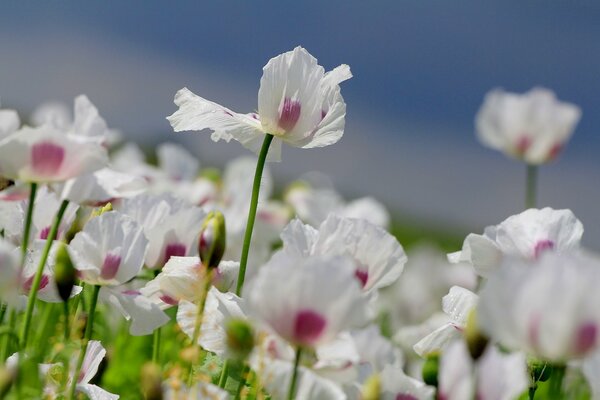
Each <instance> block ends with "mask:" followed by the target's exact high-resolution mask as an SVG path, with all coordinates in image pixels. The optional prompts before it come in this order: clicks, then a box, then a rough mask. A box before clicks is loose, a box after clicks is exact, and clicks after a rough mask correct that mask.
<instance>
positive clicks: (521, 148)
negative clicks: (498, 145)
mask: <svg viewBox="0 0 600 400" xmlns="http://www.w3.org/2000/svg"><path fill="white" fill-rule="evenodd" d="M530 146H531V139H530V138H529V137H527V136H521V137H520V138H519V140H518V141H517V153H518V154H520V155H523V154H525V152H526V151H527V150H528V149H529V147H530Z"/></svg>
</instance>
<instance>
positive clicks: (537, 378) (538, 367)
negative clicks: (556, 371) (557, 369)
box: [527, 359, 552, 382]
mask: <svg viewBox="0 0 600 400" xmlns="http://www.w3.org/2000/svg"><path fill="white" fill-rule="evenodd" d="M527 368H528V369H529V374H530V375H531V379H532V380H533V381H534V382H546V381H547V380H548V379H550V376H551V375H552V365H551V364H550V363H547V362H545V361H542V360H537V359H530V360H528V361H527Z"/></svg>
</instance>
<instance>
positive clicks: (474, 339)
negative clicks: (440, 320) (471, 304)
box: [465, 309, 488, 360]
mask: <svg viewBox="0 0 600 400" xmlns="http://www.w3.org/2000/svg"><path fill="white" fill-rule="evenodd" d="M465 341H466V342H467V348H468V349H469V353H470V354H471V357H472V358H473V360H477V359H478V358H479V357H481V355H482V354H483V352H484V351H485V348H486V346H487V344H488V338H487V337H486V336H484V335H483V333H482V332H481V329H479V325H478V323H477V309H473V310H471V312H470V313H469V315H468V316H467V324H466V327H465Z"/></svg>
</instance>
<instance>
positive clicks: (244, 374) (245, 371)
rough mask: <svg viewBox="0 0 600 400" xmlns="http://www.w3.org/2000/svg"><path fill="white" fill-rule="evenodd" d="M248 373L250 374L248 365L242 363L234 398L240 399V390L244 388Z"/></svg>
mask: <svg viewBox="0 0 600 400" xmlns="http://www.w3.org/2000/svg"><path fill="white" fill-rule="evenodd" d="M249 374H250V367H249V366H248V365H244V369H243V370H242V376H241V379H240V383H239V384H238V387H237V390H236V391H235V400H239V399H240V396H241V395H242V390H243V389H244V386H246V380H247V379H248V375H249Z"/></svg>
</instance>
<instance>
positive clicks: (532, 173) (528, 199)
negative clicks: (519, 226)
mask: <svg viewBox="0 0 600 400" xmlns="http://www.w3.org/2000/svg"><path fill="white" fill-rule="evenodd" d="M537 172H538V167H537V165H530V164H528V165H527V182H526V194H525V208H528V209H529V208H535V207H536V205H537Z"/></svg>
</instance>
